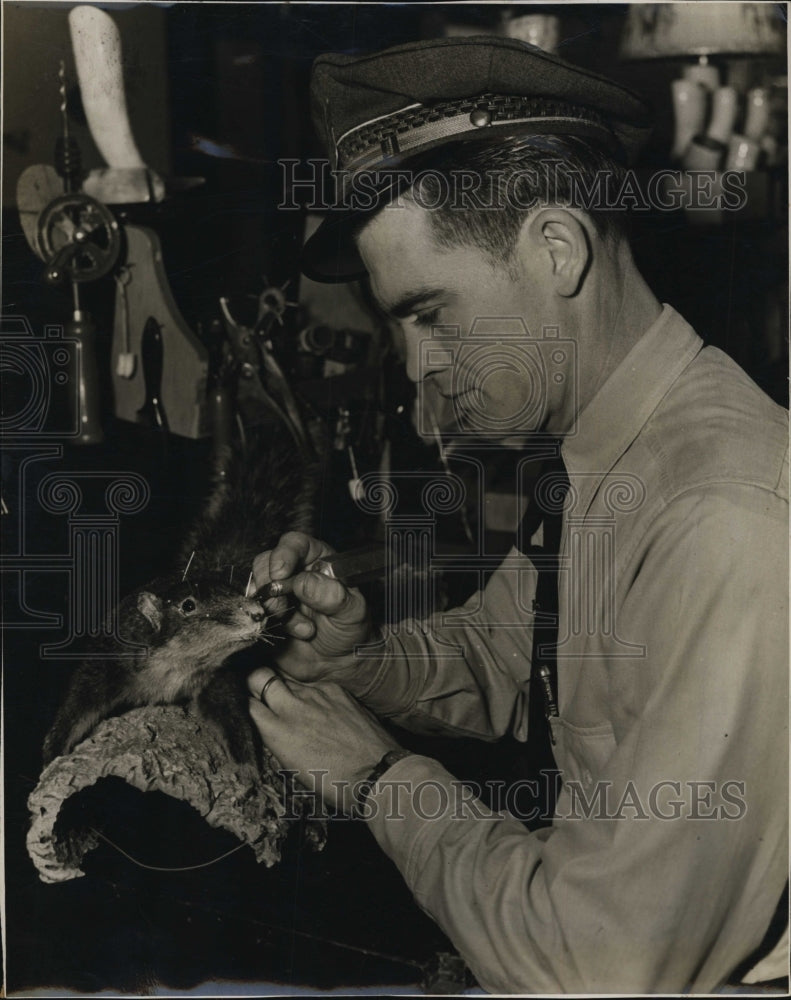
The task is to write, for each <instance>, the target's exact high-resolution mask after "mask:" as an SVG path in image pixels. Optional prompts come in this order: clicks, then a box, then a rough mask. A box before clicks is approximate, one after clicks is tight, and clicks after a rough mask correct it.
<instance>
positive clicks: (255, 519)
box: [181, 426, 319, 581]
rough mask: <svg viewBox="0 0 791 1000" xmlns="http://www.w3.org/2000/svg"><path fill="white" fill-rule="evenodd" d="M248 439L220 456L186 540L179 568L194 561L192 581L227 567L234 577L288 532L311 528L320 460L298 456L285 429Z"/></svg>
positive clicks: (254, 433)
mask: <svg viewBox="0 0 791 1000" xmlns="http://www.w3.org/2000/svg"><path fill="white" fill-rule="evenodd" d="M249 441H250V443H249V444H248V445H247V446H244V445H243V444H242V443H238V444H237V445H235V446H234V447H233V449H232V450H231V452H230V453H229V454H227V455H226V456H224V460H223V462H222V465H223V470H222V472H220V473H218V474H217V476H216V478H215V486H214V490H213V492H212V494H211V496H210V498H209V500H208V502H207V504H206V508H205V510H204V512H203V514H202V515H201V516H200V517H199V518H198V520H197V521H196V522H195V524H194V525H193V526H192V529H191V530H190V532H189V534H188V535H187V537H186V538H185V540H184V544H183V546H182V548H181V559H183V562H182V563H181V566H182V569H183V567H184V566H186V564H187V562H188V561H189V560H190V558H191V559H192V562H191V564H190V568H189V577H190V578H191V579H195V578H198V577H200V576H201V575H203V574H205V573H215V572H227V573H229V574H230V570H231V567H235V569H234V577H235V574H236V573H237V572H238V573H244V574H247V573H248V572H249V568H250V566H251V564H252V561H253V559H254V558H255V556H256V555H258V553H259V552H263V551H264V550H265V549H270V548H272V547H273V546H274V544H275V543H276V542H277V540H278V539H279V538H280V536H281V535H282V534H284V533H285V532H286V531H306V532H309V531H310V530H311V527H312V523H313V515H314V509H315V502H316V489H317V484H318V466H319V463H318V461H317V460H316V459H315V458H314V457H313V456H307V455H305V454H301V453H300V451H299V449H298V448H297V446H296V445H295V443H294V441H293V439H292V438H291V436H290V435H289V434H288V432H287V430H286V429H285V428H284V427H278V426H275V427H274V428H272V429H271V430H266V431H265V430H264V429H263V428H258V429H256V430H255V431H254V432H253V434H251V435H249ZM193 553H194V555H193ZM246 579H247V577H246V575H245V581H246Z"/></svg>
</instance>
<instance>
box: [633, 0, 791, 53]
mask: <svg viewBox="0 0 791 1000" xmlns="http://www.w3.org/2000/svg"><path fill="white" fill-rule="evenodd" d="M782 9H783V5H781V4H766V3H694V2H693V3H656V4H642V3H634V4H632V5H631V6H630V8H629V12H628V14H627V17H626V24H625V26H624V31H623V35H622V37H621V49H620V55H621V58H622V59H670V58H675V57H681V56H709V55H755V56H757V55H782V54H784V53H785V50H786V36H785V23H784V21H783V19H782V17H781V11H782Z"/></svg>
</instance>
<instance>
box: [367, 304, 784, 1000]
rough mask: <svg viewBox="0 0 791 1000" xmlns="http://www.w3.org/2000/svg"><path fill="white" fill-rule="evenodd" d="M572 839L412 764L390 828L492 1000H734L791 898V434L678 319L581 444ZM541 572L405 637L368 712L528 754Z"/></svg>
mask: <svg viewBox="0 0 791 1000" xmlns="http://www.w3.org/2000/svg"><path fill="white" fill-rule="evenodd" d="M562 454H563V458H564V462H565V465H566V469H567V471H568V475H569V480H570V483H571V491H570V497H569V500H568V501H567V507H566V510H565V513H564V527H563V538H562V542H561V552H560V557H561V570H560V581H559V602H560V618H559V648H558V693H557V700H558V708H559V718H557V719H555V720H553V722H552V728H553V732H554V736H555V740H556V745H555V747H554V752H555V758H556V760H557V763H558V767H559V768H560V769H561V771H562V774H563V788H562V792H561V794H560V796H559V799H558V802H557V807H556V815H555V818H554V820H553V824H552V826H551V827H549V828H545V829H542V830H539V831H535V832H532V833H531V832H528V830H527V829H526V828H525V826H523V824H522V823H521V822H520V821H519V820H518V819H517V818H514V817H512V816H509V815H508V814H507V813H492V812H491V811H490V810H488V809H487V808H486V807H485V806H484V805H483V804H482V803H481V802H480V801H478V800H477V799H475V798H474V797H473V796H472V794H471V793H469V792H468V791H467V792H465V790H464V789H463V787H462V786H460V785H459V783H458V782H456V781H455V779H454V778H453V777H452V775H450V774H449V773H448V772H447V771H446V770H445V769H444V768H443V767H442V766H441V765H440V764H439V763H438V762H436V761H434V760H431V759H428V758H426V757H422V756H412V757H407V758H406V759H404V760H402V761H400V762H399V763H397V764H396V765H395V766H394V767H392V768H391V769H390V770H389V771H388V772H387V774H386V776H385V779H383V780H382V782H380V784H379V785H378V786H377V789H376V791H375V792H374V794H373V795H372V796H371V799H370V802H371V808H372V812H373V815H372V817H371V818H370V820H369V824H370V826H371V828H372V830H373V833H374V835H375V837H376V839H377V840H378V842H379V844H380V845H381V847H382V848H383V849H384V851H385V852H386V853H387V854H388V855H389V856H390V858H392V860H393V861H394V862H395V863H396V865H397V866H398V867H399V869H400V871H401V873H402V874H403V876H404V878H405V880H406V882H407V884H408V885H409V887H410V889H411V891H412V892H413V894H414V896H415V899H416V900H417V902H418V904H419V905H420V906H421V907H423V908H424V909H425V910H426V911H427V912H428V913H429V914H431V916H432V917H433V918H434V919H435V920H436V921H437V922H438V923H439V925H440V926H441V927H442V928H443V929H444V931H445V932H446V933H447V934H448V936H449V937H450V938H451V940H452V941H453V943H454V945H455V946H456V947H457V948H458V950H459V952H460V953H461V954H462V955H463V956H464V958H465V959H466V960H467V962H468V964H469V965H470V967H471V969H472V970H473V972H474V973H475V975H476V977H477V978H478V981H479V982H480V984H481V985H482V986H483V987H484V988H486V989H487V990H490V991H492V992H505V993H509V992H530V993H545V992H546V993H551V992H577V991H580V992H600V993H607V992H612V991H617V992H626V993H631V992H634V993H641V992H654V991H657V992H658V991H668V992H676V991H682V990H694V991H709V990H711V989H714V988H716V987H717V986H718V985H720V984H721V983H722V982H723V981H725V980H726V978H727V977H728V976H729V974H730V973H731V972H732V970H733V969H734V968H735V967H736V966H737V965H738V964H739V963H740V962H742V961H744V960H745V959H746V958H747V957H748V956H749V955H750V954H751V953H752V952H753V951H754V950H755V949H756V948H757V947H758V945H759V944H760V943H761V940H762V938H763V936H764V934H765V932H766V930H767V927H768V925H769V923H770V920H771V918H772V916H773V913H774V911H775V908H776V906H777V903H778V900H779V898H780V896H781V893H782V891H783V888H784V884H785V882H786V879H787V875H788V851H787V845H788V832H787V816H788V800H787V790H788V776H787V761H788V735H787V721H788V636H787V596H788V566H787V550H788V545H787V526H788V507H787V505H788V495H787V478H788V433H787V425H786V412H785V411H784V410H783V409H782V408H780V407H779V406H777V405H776V404H774V403H773V402H771V401H770V400H769V399H768V397H766V396H765V395H764V394H763V393H762V392H761V391H760V390H759V389H758V387H757V386H756V385H755V384H754V383H753V382H752V381H751V380H750V379H749V378H748V377H747V376H746V375H745V373H744V372H743V371H742V370H741V369H740V368H739V367H738V366H736V365H735V364H734V363H733V362H732V361H731V360H730V359H729V358H728V357H727V356H726V355H724V354H723V353H722V352H720V351H718V350H717V349H715V348H711V347H707V348H703V344H702V341H701V340H700V338H699V337H698V336H697V335H696V334H695V333H694V331H693V330H692V329H691V328H690V327H689V326H688V324H686V323H685V322H684V320H683V319H682V318H681V317H680V316H679V315H678V314H677V313H676V312H675V311H674V310H673V309H672V308H670V307H669V306H665V307H664V308H663V311H662V313H661V315H660V317H659V318H658V320H657V321H656V322H655V323H654V324H653V325H652V326H651V327H650V329H649V330H648V331H647V332H646V333H645V334H644V336H643V337H642V338H641V339H640V340H639V341H638V342H637V344H636V345H635V346H634V348H633V349H632V350H631V351H630V353H629V354H628V355H627V357H626V358H625V359H624V360H623V362H622V363H621V364H620V365H619V367H618V368H617V369H616V371H615V372H614V373H613V374H612V375H611V376H610V378H609V379H608V380H607V382H606V383H605V384H604V386H603V387H602V388H601V389H600V390H599V392H598V393H597V394H596V396H595V397H594V399H593V400H592V401H591V402H590V403H589V404H588V405H587V406H586V407H585V409H584V410H583V411H582V412H581V414H580V415H579V417H578V420H577V422H576V425H575V427H574V428H573V430H572V432H571V433H570V434H569V435H568V436H567V437H566V438H565V439H564V442H563V447H562ZM535 582H536V572H535V569H534V568H533V566H532V564H531V563H530V561H529V560H528V559H527V558H526V557H525V556H523V555H521V554H520V553H519V552H518V551H517V550H516V549H514V550H512V551H511V553H510V554H509V555H508V557H507V558H506V559H505V561H504V562H503V564H502V566H501V567H500V568H499V569H498V570H497V571H496V572H495V573H494V574H493V575H492V577H491V578H490V580H489V582H488V584H487V586H486V588H485V590H484V591H482V592H479V593H477V594H476V595H474V597H473V598H472V599H471V600H470V601H469V602H468V603H467V605H465V606H464V607H463V608H462V609H460V610H459V611H458V612H457V613H456V614H451V615H445V616H443V617H442V618H441V617H435V618H433V619H431V620H429V621H427V622H424V623H422V625H421V627H420V628H417V629H415V628H410V629H405V628H402V627H400V626H394V627H391V628H389V629H387V630H385V640H386V655H385V656H384V657H383V660H382V662H381V665H380V666H378V667H372V669H371V670H370V671H368V672H367V673H366V672H361V674H360V682H359V689H358V690H357V691H356V692H355V693H356V694H357V695H358V696H359V697H361V698H362V700H363V701H364V702H365V703H366V704H367V705H368V706H369V707H370V708H372V709H373V710H374V711H375V712H377V713H378V714H379V715H382V716H387V717H391V718H393V719H394V720H395V721H396V722H398V723H399V724H401V725H403V726H405V727H407V728H411V729H414V730H418V731H426V732H435V733H445V734H458V735H465V736H477V737H480V738H483V739H489V740H491V739H496V738H498V737H500V736H501V735H503V734H505V733H507V732H509V731H510V732H511V733H513V734H514V735H515V736H516V738H517V739H519V740H525V739H526V737H527V715H528V713H527V702H528V694H529V692H528V684H527V681H528V678H529V676H530V659H531V652H532V631H531V621H532V611H531V599H532V595H533V593H534V590H535Z"/></svg>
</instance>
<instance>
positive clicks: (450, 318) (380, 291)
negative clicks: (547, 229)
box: [358, 201, 571, 439]
mask: <svg viewBox="0 0 791 1000" xmlns="http://www.w3.org/2000/svg"><path fill="white" fill-rule="evenodd" d="M358 249H359V251H360V255H361V257H362V259H363V261H364V263H365V266H366V268H367V270H368V273H369V275H370V280H371V288H372V291H373V293H374V295H375V296H376V298H377V300H378V301H379V302H380V304H381V305H382V307H383V309H384V310H385V312H386V313H387V314H388V316H390V317H392V318H393V320H395V321H396V322H397V323H398V324H399V326H400V328H401V330H402V332H403V336H404V340H405V343H406V354H407V373H408V375H409V377H410V379H412V381H414V382H417V383H422V384H423V385H428V386H433V387H434V388H435V389H436V391H437V392H438V393H439V394H440V395H441V396H442V397H444V398H445V399H446V400H448V401H449V402H450V404H451V405H452V408H453V411H454V416H455V419H456V422H457V424H458V425H459V427H460V428H462V429H464V430H468V431H470V432H471V433H472V434H474V435H475V434H479V435H483V436H487V437H490V438H494V439H497V438H501V437H502V438H506V437H508V436H510V435H514V434H517V435H519V434H525V433H532V432H535V431H537V430H542V429H544V428H545V427H546V425H547V422H548V420H549V419H550V417H551V413H552V411H553V410H555V409H557V408H558V402H559V396H560V395H561V394H562V391H563V388H562V382H563V379H560V378H559V377H558V372H559V371H563V373H564V378H568V376H569V375H570V371H569V370H568V369H570V368H571V361H570V359H569V358H567V357H566V356H565V355H564V357H563V358H561V356H560V353H559V352H558V350H557V348H556V347H552V346H551V345H550V346H549V347H548V344H547V342H544V341H543V340H542V329H543V327H544V326H551V325H556V326H557V325H558V319H557V316H556V315H555V313H554V312H553V310H555V309H556V308H557V307H556V303H555V301H554V297H553V295H552V290H551V282H550V281H549V275H548V274H547V273H545V270H544V269H545V268H546V267H547V266H548V264H547V261H544V260H541V259H539V258H540V255H537V259H536V260H534V261H529V262H528V263H525V262H524V259H521V260H516V261H515V262H514V267H513V269H510V268H508V267H506V266H504V265H498V264H493V263H492V262H491V260H490V259H489V257H487V256H486V254H484V253H483V252H482V251H480V250H478V249H477V248H475V247H470V246H459V247H453V248H451V249H446V248H442V247H438V246H437V244H436V242H435V241H434V238H433V234H432V229H431V219H430V215H429V213H428V212H427V211H426V210H424V209H422V208H420V207H418V206H417V205H415V204H414V203H412V202H409V201H406V202H403V201H402V202H401V204H400V205H393V206H388V207H387V208H385V209H383V210H382V211H381V212H379V213H378V214H377V215H376V216H374V218H373V219H372V220H371V221H370V222H369V223H367V224H366V226H365V227H364V229H363V230H362V231H361V233H360V234H359V236H358ZM523 257H524V255H522V258H523ZM454 328H455V329H454ZM561 332H562V331H561ZM454 334H455V336H454ZM561 353H562V352H561Z"/></svg>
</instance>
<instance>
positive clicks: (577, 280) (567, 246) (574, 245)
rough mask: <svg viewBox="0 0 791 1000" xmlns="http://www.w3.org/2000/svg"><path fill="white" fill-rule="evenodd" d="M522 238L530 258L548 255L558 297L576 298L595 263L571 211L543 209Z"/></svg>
mask: <svg viewBox="0 0 791 1000" xmlns="http://www.w3.org/2000/svg"><path fill="white" fill-rule="evenodd" d="M521 235H522V239H526V240H527V243H528V246H527V248H526V249H528V250H529V252H530V253H531V254H535V253H536V252H538V253H540V254H543V255H545V257H544V259H545V260H546V261H547V263H548V265H549V268H550V271H551V275H552V280H553V281H554V285H555V290H556V291H557V293H558V295H562V296H563V297H564V298H570V297H571V296H573V295H576V294H577V292H578V291H579V290H580V287H581V286H582V282H583V279H584V277H585V275H586V274H587V272H588V268H589V267H590V264H591V261H592V259H593V250H592V247H591V241H590V236H589V234H588V230H587V228H586V227H585V225H584V223H583V222H582V221H581V219H580V218H579V217H578V216H577V215H576V214H575V213H574V212H571V211H569V210H568V209H564V208H544V209H541V210H540V211H539V212H536V214H535V215H532V216H530V217H529V218H528V219H527V220H526V222H525V226H524V227H523V230H522V234H521Z"/></svg>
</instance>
